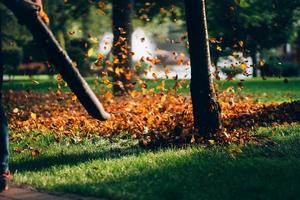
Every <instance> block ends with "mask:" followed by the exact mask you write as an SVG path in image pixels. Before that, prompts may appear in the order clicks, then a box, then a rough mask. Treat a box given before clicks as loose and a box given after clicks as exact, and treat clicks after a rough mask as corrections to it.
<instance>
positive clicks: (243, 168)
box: [54, 151, 300, 200]
mask: <svg viewBox="0 0 300 200" xmlns="http://www.w3.org/2000/svg"><path fill="white" fill-rule="evenodd" d="M162 156H163V155H162ZM151 162H152V163H154V164H155V163H157V162H159V165H158V166H157V167H149V166H147V165H145V168H144V169H140V170H139V173H133V172H131V171H130V172H129V173H128V174H123V175H121V176H118V178H111V179H109V180H108V179H104V180H103V179H102V180H101V177H99V178H97V177H96V178H94V179H93V180H89V181H88V182H86V183H85V182H83V183H75V182H72V183H63V184H57V185H55V188H54V189H55V190H61V191H66V192H72V193H79V194H83V195H93V196H99V197H100V196H101V197H108V198H112V199H151V200H153V199H170V200H171V199H175V200H176V199H297V198H298V197H299V195H300V190H299V188H300V181H299V180H300V171H299V168H300V162H299V160H298V159H274V158H272V157H271V158H266V157H250V158H246V157H243V158H240V157H238V156H237V157H236V158H230V157H229V156H228V155H225V154H221V155H213V156H212V155H211V154H209V153H208V154H203V153H199V152H197V151H196V152H195V153H193V154H191V155H189V156H187V157H186V156H182V155H181V156H178V157H176V159H173V160H167V159H166V160H160V159H159V158H157V159H154V160H151ZM139 165H140V164H139V163H138V164H135V163H133V164H132V165H130V166H127V167H130V168H133V169H135V170H138V169H139ZM125 167H126V166H125ZM133 171H134V170H133Z"/></svg>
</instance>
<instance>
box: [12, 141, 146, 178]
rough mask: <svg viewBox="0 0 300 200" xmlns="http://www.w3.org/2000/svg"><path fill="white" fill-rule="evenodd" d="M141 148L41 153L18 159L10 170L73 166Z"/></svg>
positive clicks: (119, 155)
mask: <svg viewBox="0 0 300 200" xmlns="http://www.w3.org/2000/svg"><path fill="white" fill-rule="evenodd" d="M140 153H142V150H141V149H139V148H138V147H134V146H133V147H128V148H114V149H108V150H103V149H102V150H99V151H97V150H96V151H89V152H84V151H81V152H78V151H76V152H74V153H69V152H68V153H57V154H55V155H41V156H39V157H36V158H29V159H26V160H19V161H17V162H15V163H12V164H11V170H12V171H18V172H22V171H41V170H43V169H47V168H50V167H52V166H60V165H68V166H75V165H77V164H80V163H84V162H88V161H92V160H106V159H115V158H120V157H123V156H129V155H138V154H140Z"/></svg>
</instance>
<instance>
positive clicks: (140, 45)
mask: <svg viewBox="0 0 300 200" xmlns="http://www.w3.org/2000/svg"><path fill="white" fill-rule="evenodd" d="M112 43H113V34H112V33H110V32H107V33H105V34H104V35H103V37H102V40H101V41H100V43H99V49H98V51H99V53H101V54H103V55H105V56H106V55H108V54H109V53H110V51H111V48H112ZM131 45H132V52H133V56H132V60H133V61H134V62H137V61H139V60H140V59H141V58H144V59H145V61H146V62H147V59H146V58H150V59H153V58H155V57H164V56H166V57H167V58H166V59H169V60H170V59H172V60H173V59H174V56H172V52H169V51H167V50H161V49H159V50H158V49H157V45H156V44H155V42H154V40H153V39H152V38H151V37H149V36H148V35H147V34H146V33H145V31H144V30H143V29H142V28H137V29H136V30H135V31H134V32H133V34H132V44H131ZM186 59H188V58H186ZM184 63H186V62H184ZM241 63H245V64H246V65H247V68H246V70H245V72H244V73H243V74H238V75H237V76H236V77H235V78H238V79H246V78H250V77H252V72H253V67H252V63H253V62H252V59H251V57H247V58H245V57H243V54H242V53H241V52H238V53H236V54H235V55H234V56H232V55H230V56H227V57H222V58H220V59H219V61H218V63H217V66H218V67H219V71H220V72H219V77H220V78H221V79H226V78H227V76H226V74H225V73H223V72H222V68H229V67H231V66H237V67H238V66H239V65H240V64H241ZM162 65H164V63H163V62H162V63H161V65H160V66H155V65H153V67H152V68H151V71H150V70H149V71H148V73H147V74H146V75H144V78H147V79H153V78H154V77H153V73H155V74H156V76H157V77H158V78H160V79H165V78H172V77H174V76H177V77H178V79H190V78H191V69H190V66H189V65H186V64H182V65H178V64H176V59H174V64H169V65H167V66H166V68H167V69H168V74H167V76H166V73H165V71H166V68H163V67H162ZM214 73H215V67H212V74H214Z"/></svg>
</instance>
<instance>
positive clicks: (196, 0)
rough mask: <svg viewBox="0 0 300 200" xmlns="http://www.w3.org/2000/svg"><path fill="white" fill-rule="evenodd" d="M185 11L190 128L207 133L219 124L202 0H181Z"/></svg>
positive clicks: (205, 134)
mask: <svg viewBox="0 0 300 200" xmlns="http://www.w3.org/2000/svg"><path fill="white" fill-rule="evenodd" d="M185 13H186V21H187V30H188V38H189V52H190V57H191V85H190V86H191V96H192V103H193V114H194V128H195V130H198V131H199V134H200V135H203V136H209V135H210V134H213V133H215V132H216V131H217V130H218V129H219V128H220V126H221V120H220V111H221V110H220V105H219V103H218V100H217V95H216V94H215V90H214V86H213V80H212V75H211V72H210V68H211V60H210V51H209V41H208V30H207V21H206V11H205V1H204V0H185Z"/></svg>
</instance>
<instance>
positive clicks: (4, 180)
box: [0, 171, 11, 192]
mask: <svg viewBox="0 0 300 200" xmlns="http://www.w3.org/2000/svg"><path fill="white" fill-rule="evenodd" d="M10 180H11V174H10V172H9V171H8V172H6V173H3V174H1V176H0V192H3V191H7V190H8V183H9V181H10Z"/></svg>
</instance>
